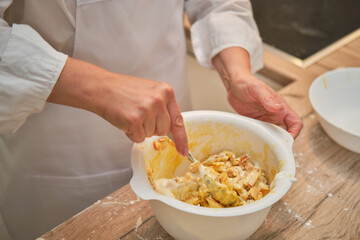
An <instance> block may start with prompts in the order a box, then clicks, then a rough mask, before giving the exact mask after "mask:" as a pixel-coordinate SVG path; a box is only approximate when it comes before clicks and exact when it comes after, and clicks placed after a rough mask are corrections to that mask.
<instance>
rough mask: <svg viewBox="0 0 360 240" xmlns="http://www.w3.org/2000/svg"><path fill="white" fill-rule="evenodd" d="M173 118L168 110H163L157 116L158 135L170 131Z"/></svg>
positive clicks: (164, 134) (166, 133)
mask: <svg viewBox="0 0 360 240" xmlns="http://www.w3.org/2000/svg"><path fill="white" fill-rule="evenodd" d="M170 127H171V118H170V115H169V112H168V111H161V112H160V114H159V115H158V116H157V118H156V135H158V136H166V135H168V134H169V132H170Z"/></svg>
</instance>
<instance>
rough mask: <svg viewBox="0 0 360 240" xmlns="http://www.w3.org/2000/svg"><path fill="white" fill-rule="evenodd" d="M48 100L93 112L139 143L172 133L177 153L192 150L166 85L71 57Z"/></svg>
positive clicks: (170, 92) (178, 112) (177, 109)
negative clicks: (110, 70) (152, 137)
mask: <svg viewBox="0 0 360 240" xmlns="http://www.w3.org/2000/svg"><path fill="white" fill-rule="evenodd" d="M48 101H49V102H52V103H58V104H63V105H68V106H72V107H77V108H81V109H85V110H88V111H91V112H94V113H96V114H98V115H99V116H101V117H102V118H104V119H105V120H107V121H108V122H110V123H111V124H112V125H114V126H116V127H118V128H119V129H121V130H123V131H124V132H125V133H126V135H127V136H128V138H129V139H130V140H132V141H134V142H137V143H139V142H142V141H144V139H145V137H151V136H154V135H159V136H164V135H167V134H169V132H171V133H172V135H173V138H174V142H175V145H176V148H177V150H178V152H179V153H180V154H182V155H186V154H187V153H188V151H189V150H188V140H187V135H186V130H185V125H184V121H183V118H182V115H181V112H180V108H179V106H178V104H177V102H176V99H175V94H174V90H173V89H172V88H171V86H170V85H169V84H167V83H164V82H156V81H153V80H149V79H144V78H139V77H133V76H128V75H121V74H115V73H111V72H108V71H106V70H104V69H102V68H99V67H97V66H95V65H92V64H89V63H86V62H83V61H80V60H76V59H73V58H70V57H69V58H68V60H67V62H66V64H65V67H64V69H63V71H62V73H61V75H60V77H59V79H58V81H57V83H56V84H55V86H54V88H53V91H52V93H51V94H50V96H49V98H48Z"/></svg>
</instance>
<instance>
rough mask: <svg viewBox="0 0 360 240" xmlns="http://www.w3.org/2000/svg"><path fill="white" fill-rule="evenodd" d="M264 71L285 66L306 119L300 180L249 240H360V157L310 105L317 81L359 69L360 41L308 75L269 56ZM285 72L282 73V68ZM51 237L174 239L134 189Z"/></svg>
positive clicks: (285, 93) (289, 91) (297, 151)
mask: <svg viewBox="0 0 360 240" xmlns="http://www.w3.org/2000/svg"><path fill="white" fill-rule="evenodd" d="M264 60H265V67H268V68H269V67H270V68H271V67H273V66H278V69H277V71H278V73H279V71H280V72H281V71H283V72H282V73H283V74H282V75H283V76H285V77H284V79H287V80H289V79H290V81H289V82H290V83H289V84H288V85H287V86H286V87H284V88H282V89H281V90H280V91H279V94H280V95H281V96H282V97H284V98H285V99H286V101H287V102H288V103H289V105H290V106H291V107H292V108H293V109H294V110H295V111H296V112H297V113H298V114H299V115H300V116H301V118H302V120H303V123H304V128H303V129H302V131H301V133H300V135H299V136H298V138H297V139H296V141H295V143H294V147H293V151H294V156H295V160H296V171H297V172H296V178H297V179H298V182H297V183H295V184H293V185H292V187H291V189H290V190H289V192H288V193H287V194H286V195H285V196H284V197H283V198H282V199H281V200H280V201H279V202H277V203H276V204H275V205H273V206H272V208H271V210H270V213H269V215H268V217H267V218H266V220H265V221H264V223H263V224H262V226H261V227H260V228H259V229H258V230H257V232H255V234H253V235H252V236H251V237H250V239H251V240H255V239H262V240H263V239H360V217H359V216H360V154H356V153H353V152H350V151H348V150H346V149H344V148H343V147H341V146H339V145H338V144H336V143H335V142H334V141H332V140H331V139H330V138H329V137H328V136H327V135H326V134H325V132H324V131H323V129H322V128H321V126H320V125H319V122H318V120H317V118H316V116H315V115H314V111H313V109H312V107H311V105H310V102H309V99H308V89H309V86H310V84H311V82H312V81H313V80H314V79H315V78H316V77H317V76H318V75H320V74H322V73H324V72H327V71H329V70H332V69H335V68H338V67H354V66H357V67H359V66H360V38H359V39H356V40H355V41H353V42H351V43H350V44H347V45H346V46H345V47H343V48H341V49H339V50H337V51H336V52H334V53H332V54H330V55H328V56H326V57H324V58H323V59H321V60H319V61H318V62H316V63H314V64H313V65H311V66H310V67H308V68H307V69H301V68H299V67H297V66H286V67H283V68H282V66H285V65H286V64H287V63H286V64H285V63H284V62H282V60H281V59H279V58H277V57H276V56H272V55H271V54H269V53H265V59H264ZM284 64H285V65H284ZM282 69H283V70H282ZM41 238H42V239H44V240H50V239H65V240H68V239H77V240H80V239H85V240H86V239H109V240H111V239H149V240H150V239H173V238H172V237H171V236H170V235H168V234H167V233H166V232H165V230H164V229H163V228H162V227H161V226H160V224H159V223H158V222H157V220H156V218H155V216H154V214H153V212H152V210H151V207H150V205H149V203H148V202H147V201H143V200H140V199H139V198H137V196H136V195H135V194H134V193H133V191H132V190H131V188H130V186H129V185H126V186H124V187H123V188H121V189H119V190H117V191H116V192H114V193H112V194H110V195H109V196H107V197H105V198H104V199H101V200H99V201H97V202H95V203H94V204H93V205H91V206H90V207H88V208H87V209H85V210H84V211H82V212H80V213H79V214H77V215H75V216H73V217H72V218H70V219H68V220H67V221H65V222H64V223H62V224H60V225H58V226H57V227H55V228H54V229H52V230H51V231H49V232H48V233H46V234H44V235H43V236H41Z"/></svg>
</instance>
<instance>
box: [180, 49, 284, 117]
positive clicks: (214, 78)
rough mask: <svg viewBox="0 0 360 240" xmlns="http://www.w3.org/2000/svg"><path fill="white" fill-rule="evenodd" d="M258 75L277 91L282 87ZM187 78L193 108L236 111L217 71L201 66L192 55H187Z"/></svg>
mask: <svg viewBox="0 0 360 240" xmlns="http://www.w3.org/2000/svg"><path fill="white" fill-rule="evenodd" d="M256 76H257V77H258V78H259V79H260V80H262V81H263V82H265V83H266V84H268V85H269V86H270V87H272V88H273V89H275V90H276V91H277V90H279V89H280V88H281V87H282V85H280V84H278V83H276V82H274V81H272V80H271V79H268V78H265V77H264V76H262V75H259V74H257V75H256ZM187 79H188V82H189V86H190V95H191V103H192V107H193V110H218V111H226V112H234V110H233V109H232V108H231V106H230V105H229V104H228V102H227V100H226V91H225V88H224V86H223V83H222V81H221V79H220V78H219V76H218V74H217V72H216V71H215V70H209V69H206V68H204V67H202V66H200V64H199V63H198V62H197V61H196V60H195V58H194V57H192V56H188V57H187Z"/></svg>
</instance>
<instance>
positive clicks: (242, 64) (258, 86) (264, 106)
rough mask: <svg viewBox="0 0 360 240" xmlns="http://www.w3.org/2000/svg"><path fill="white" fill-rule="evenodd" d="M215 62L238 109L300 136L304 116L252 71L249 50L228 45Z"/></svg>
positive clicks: (231, 103) (231, 100) (229, 95)
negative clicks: (297, 112) (301, 117)
mask: <svg viewBox="0 0 360 240" xmlns="http://www.w3.org/2000/svg"><path fill="white" fill-rule="evenodd" d="M213 64H214V66H215V68H216V70H217V71H218V72H219V74H220V77H221V79H222V80H223V82H224V85H225V87H226V89H227V93H228V101H229V103H230V105H231V106H232V107H233V108H234V109H235V111H237V112H238V113H239V114H241V115H244V116H247V117H251V118H256V119H259V120H262V121H266V122H270V123H274V124H276V125H278V126H280V127H282V128H284V129H286V130H287V131H288V132H289V133H290V134H291V135H292V136H293V137H294V138H296V137H297V135H298V134H299V133H300V130H301V128H302V122H301V119H300V118H299V117H298V115H297V114H296V113H295V112H294V111H293V110H292V109H291V108H290V107H289V106H288V105H287V103H286V102H285V101H284V99H282V98H281V97H280V96H279V95H278V94H277V93H276V92H275V91H274V90H273V89H271V88H270V87H269V86H267V85H266V84H265V83H263V82H262V81H260V80H259V79H257V78H256V77H255V76H253V75H252V74H251V71H250V63H249V55H248V53H247V51H246V50H244V49H242V48H238V47H234V48H227V49H225V50H223V51H222V52H220V53H219V54H218V55H216V56H215V57H214V58H213Z"/></svg>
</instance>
